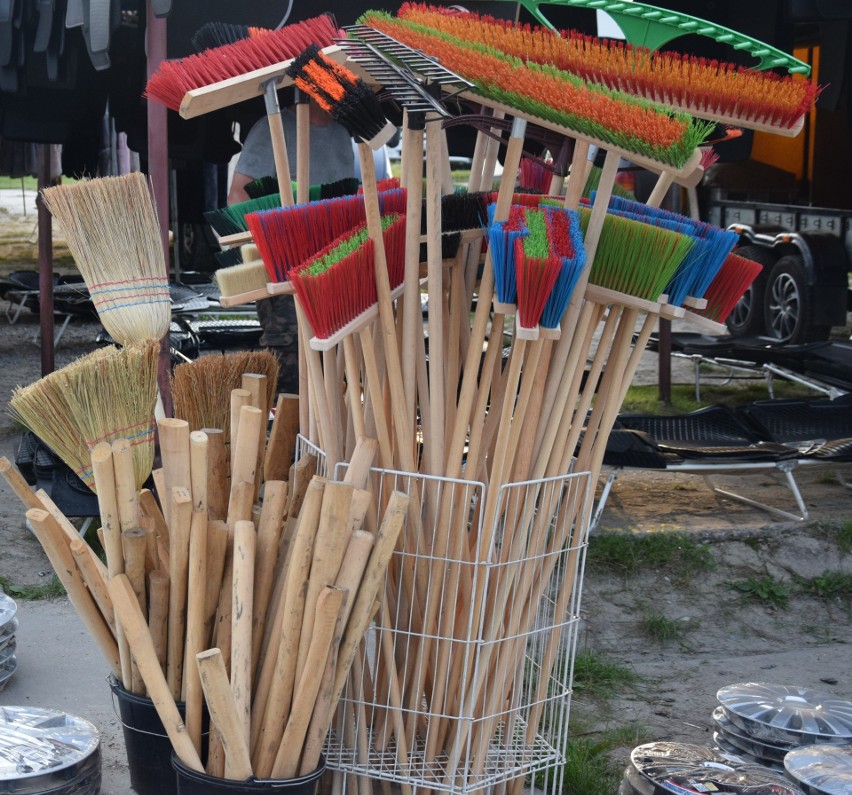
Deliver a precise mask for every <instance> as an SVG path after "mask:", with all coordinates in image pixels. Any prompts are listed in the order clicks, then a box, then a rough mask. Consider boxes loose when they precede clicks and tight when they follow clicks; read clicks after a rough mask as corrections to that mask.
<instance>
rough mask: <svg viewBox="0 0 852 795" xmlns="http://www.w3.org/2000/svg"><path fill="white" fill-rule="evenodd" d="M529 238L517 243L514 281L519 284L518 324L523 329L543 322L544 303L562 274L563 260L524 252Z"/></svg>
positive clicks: (521, 239) (519, 240) (520, 239)
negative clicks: (560, 273)
mask: <svg viewBox="0 0 852 795" xmlns="http://www.w3.org/2000/svg"><path fill="white" fill-rule="evenodd" d="M525 240H526V238H519V239H517V240H516V241H515V279H516V280H517V285H518V324H519V325H520V326H521V328H525V329H533V328H535V327H536V326H537V325H538V323H539V321H540V320H541V315H542V313H543V312H544V307H545V304H547V300H548V299H549V298H550V293H551V291H552V290H553V286H554V285H555V284H556V280H557V279H558V278H559V271H560V270H561V269H562V259H561V258H560V257H553V256H550V257H536V256H529V255H527V254H526V253H525V252H524V242H525Z"/></svg>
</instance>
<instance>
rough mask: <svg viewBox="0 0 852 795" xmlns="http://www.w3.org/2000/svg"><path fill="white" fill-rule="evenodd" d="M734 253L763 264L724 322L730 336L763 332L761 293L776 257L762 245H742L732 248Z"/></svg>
mask: <svg viewBox="0 0 852 795" xmlns="http://www.w3.org/2000/svg"><path fill="white" fill-rule="evenodd" d="M734 254H736V255H737V256H740V257H745V258H746V259H750V260H752V261H754V262H757V263H758V264H760V265H762V266H763V270H762V271H761V272H760V273H759V274H758V275H757V278H756V279H755V280H754V281H753V282H752V283H751V285H750V286H749V288H748V290H746V291H745V293H743V297H742V298H740V300H739V301H738V302H737V304H736V306H735V307H734V308H733V309H732V310H731V314H730V315H729V316H728V319H727V320H726V321H725V323H726V325H727V326H728V331H730V332H731V336H732V337H746V336H750V335H760V334H763V332H764V325H763V293H764V290H765V289H766V280H767V278H768V277H769V271H771V270H772V266H773V265H775V259H776V258H775V256H774V255H773V254H772V252H771V251H769V249H766V248H764V247H763V246H742V247H741V248H737V249H734Z"/></svg>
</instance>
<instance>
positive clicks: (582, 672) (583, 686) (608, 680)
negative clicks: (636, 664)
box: [574, 651, 639, 698]
mask: <svg viewBox="0 0 852 795" xmlns="http://www.w3.org/2000/svg"><path fill="white" fill-rule="evenodd" d="M638 682H639V675H638V674H637V673H636V672H635V671H634V670H633V669H632V668H628V667H627V666H625V665H619V664H618V663H614V662H612V660H609V659H607V658H606V657H603V656H602V655H600V654H597V653H596V652H594V651H581V652H577V654H576V655H575V657H574V692H576V693H582V694H583V695H586V696H589V697H591V698H605V697H607V696H612V695H614V694H615V692H616V691H618V690H628V689H629V688H631V687H633V686H634V685H636V684H637V683H638Z"/></svg>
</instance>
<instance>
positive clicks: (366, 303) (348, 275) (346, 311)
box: [290, 214, 405, 339]
mask: <svg viewBox="0 0 852 795" xmlns="http://www.w3.org/2000/svg"><path fill="white" fill-rule="evenodd" d="M382 236H383V238H384V246H385V255H386V258H387V267H388V279H389V281H390V286H391V289H394V288H395V287H398V286H399V285H400V284H402V280H403V277H404V275H405V218H404V216H401V215H396V214H392V215H384V216H382ZM373 268H374V260H373V241H372V240H370V238H369V237H368V236H367V226H366V224H362V225H361V226H359V227H357V228H356V229H355V230H353V231H351V232H349V233H347V234H346V235H343V236H341V237H339V238H337V239H336V240H335V241H333V242H332V243H330V244H329V245H328V246H327V247H326V248H324V249H323V250H322V251H320V252H319V253H317V254H316V255H315V256H314V257H311V258H310V259H309V260H308V261H307V262H305V263H304V264H303V265H302V266H300V267H298V268H294V269H293V270H292V271H291V273H290V280H291V282H292V284H293V290H294V291H295V293H296V295H297V296H298V297H299V301H300V302H301V305H302V307H303V308H304V310H305V315H306V316H307V318H308V321H309V322H310V324H311V328H312V329H313V331H314V334H315V336H317V337H318V338H320V339H328V338H329V337H331V336H332V335H333V334H334V333H335V332H337V331H340V330H341V329H342V328H343V327H344V326H346V325H347V324H348V323H351V322H352V321H353V320H354V319H355V318H356V317H358V315H360V314H362V313H363V312H365V311H367V310H368V309H369V308H370V307H372V306H374V305H375V304H376V303H377V302H378V293H377V292H376V281H375V277H374V274H373Z"/></svg>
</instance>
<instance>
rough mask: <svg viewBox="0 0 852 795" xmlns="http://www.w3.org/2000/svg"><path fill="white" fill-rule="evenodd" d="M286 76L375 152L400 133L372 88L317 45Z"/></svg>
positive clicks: (294, 64)
mask: <svg viewBox="0 0 852 795" xmlns="http://www.w3.org/2000/svg"><path fill="white" fill-rule="evenodd" d="M286 72H287V75H288V76H289V77H290V78H291V79H292V80H293V84H294V85H295V86H296V88H298V89H300V90H302V91H304V92H305V93H306V94H307V95H308V96H309V97H311V98H312V99H313V100H314V101H315V102H316V103H317V104H318V105H319V106H320V107H321V108H322V109H323V110H325V111H326V112H327V113H329V114H330V115H331V117H332V118H333V119H334V120H335V121H337V122H338V123H340V124H342V125H343V126H344V127H345V128H346V129H347V130H348V132H349V134H350V135H351V136H352V137H353V138H357V139H359V140H361V141H363V142H364V143H366V144H368V145H369V146H370V148H371V149H379V148H381V147H382V146H384V145H385V144H386V143H387V142H388V141H389V140H390V139H391V138H392V137H393V136H394V134H395V133H396V127H395V126H394V125H393V124H391V122H389V121H388V119H387V117H386V116H385V114H384V111H383V110H382V108H381V105H380V104H379V100H378V99H377V97H376V95H375V94H374V93H373V92H372V90H371V89H370V87H369V86H368V85H367V84H366V83H365V82H364V81H363V80H362V79H361V78H360V77H358V76H357V75H356V74H355V73H354V72H352V71H351V70H349V69H347V68H346V67H345V66H341V65H340V64H338V63H335V62H334V61H332V60H331V58H329V57H328V56H327V55H325V54H324V53H323V52H322V51H321V50H320V48H319V47H318V46H317V45H316V44H312V45H310V46H309V47H307V48H306V49H305V50H304V52H302V53H301V55H299V56H298V57H297V58H295V59H294V60H293V63H292V64H290V66H289V67H287V70H286Z"/></svg>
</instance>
